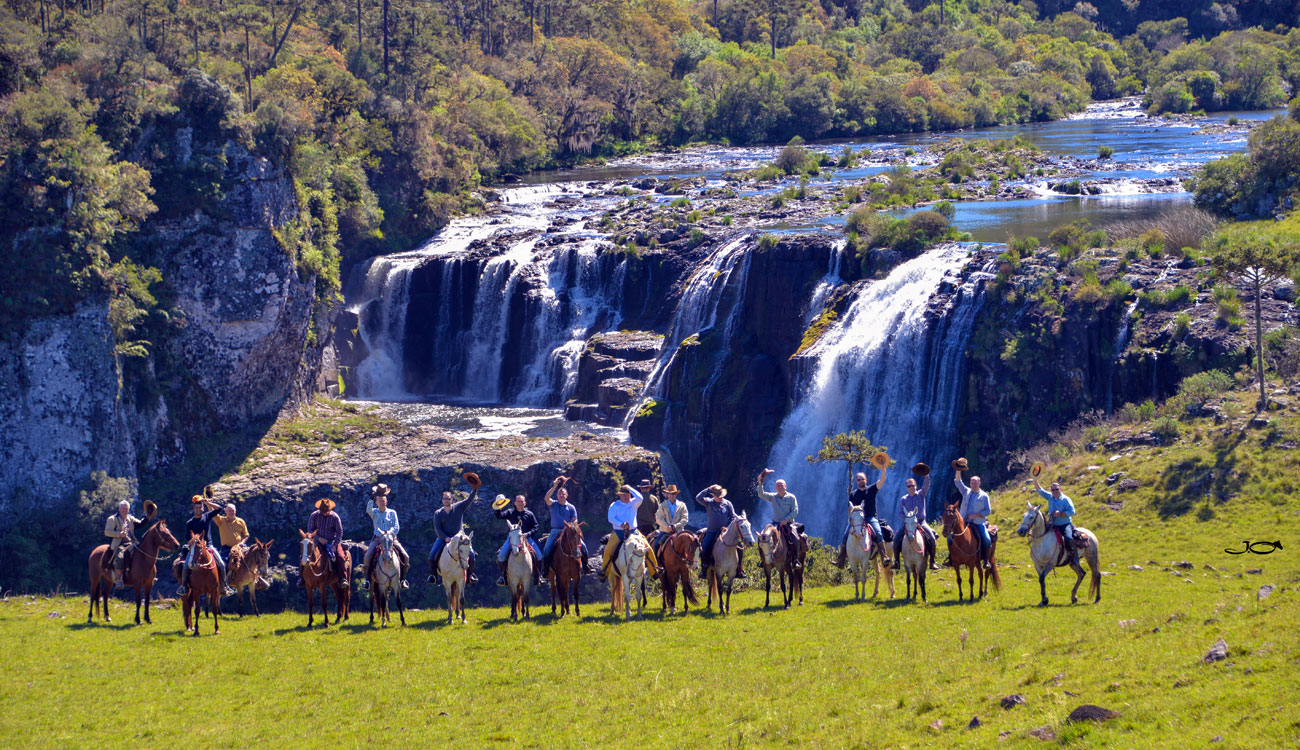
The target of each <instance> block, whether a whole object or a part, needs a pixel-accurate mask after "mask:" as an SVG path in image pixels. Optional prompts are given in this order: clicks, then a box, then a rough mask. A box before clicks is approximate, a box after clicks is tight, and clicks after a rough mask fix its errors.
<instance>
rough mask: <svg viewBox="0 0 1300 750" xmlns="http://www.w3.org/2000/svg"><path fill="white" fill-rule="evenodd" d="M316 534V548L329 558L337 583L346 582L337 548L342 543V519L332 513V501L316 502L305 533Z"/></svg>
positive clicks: (326, 499)
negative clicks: (337, 578)
mask: <svg viewBox="0 0 1300 750" xmlns="http://www.w3.org/2000/svg"><path fill="white" fill-rule="evenodd" d="M313 531H314V532H316V546H318V547H320V548H321V551H322V552H324V553H325V555H326V557H328V558H329V561H330V565H331V566H332V567H333V568H334V572H335V573H336V574H337V575H338V577H339V582H340V583H342V582H343V581H346V580H348V571H347V568H346V567H344V564H343V556H342V555H340V554H338V547H339V545H340V544H342V543H343V519H341V518H339V514H337V513H335V512H334V501H333V500H331V499H329V498H328V497H323V498H321V499H320V500H317V501H316V510H314V511H312V514H311V516H310V517H309V518H308V519H307V533H309V534H310V533H311V532H313Z"/></svg>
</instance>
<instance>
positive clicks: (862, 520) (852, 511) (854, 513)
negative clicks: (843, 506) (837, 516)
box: [849, 504, 867, 529]
mask: <svg viewBox="0 0 1300 750" xmlns="http://www.w3.org/2000/svg"><path fill="white" fill-rule="evenodd" d="M866 522H867V517H866V514H864V513H863V512H862V506H861V505H852V504H850V505H849V526H852V527H853V528H855V529H860V528H862V527H863V525H864V524H866Z"/></svg>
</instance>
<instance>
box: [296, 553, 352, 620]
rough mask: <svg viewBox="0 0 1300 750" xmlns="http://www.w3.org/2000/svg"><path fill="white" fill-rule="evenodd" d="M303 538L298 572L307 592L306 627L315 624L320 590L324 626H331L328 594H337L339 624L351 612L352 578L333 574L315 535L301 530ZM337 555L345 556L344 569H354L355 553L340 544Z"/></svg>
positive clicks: (331, 567) (335, 596)
mask: <svg viewBox="0 0 1300 750" xmlns="http://www.w3.org/2000/svg"><path fill="white" fill-rule="evenodd" d="M298 533H299V534H300V535H301V536H302V555H301V558H300V560H299V565H298V572H299V573H300V574H301V576H302V587H303V588H304V589H306V590H307V627H309V628H310V627H312V626H313V625H314V624H315V621H316V614H315V613H316V609H315V608H316V590H317V589H319V590H320V609H321V617H324V618H325V627H327V628H328V627H329V625H330V615H329V600H328V599H327V598H326V592H327V591H329V590H331V589H332V590H333V591H334V599H335V601H337V602H338V617H337V618H335V619H336V620H338V621H339V622H342V621H343V620H346V619H348V612H349V611H350V609H351V604H352V602H351V598H352V581H351V580H349V579H346V578H345V579H344V580H342V581H340V580H339V577H338V574H337V573H335V572H334V566H333V565H330V561H329V558H328V557H326V556H325V554H324V553H322V552H321V550H320V546H319V545H317V544H316V532H314V531H313V532H311V533H308V532H306V531H303V530H302V529H298ZM336 554H338V555H341V556H342V557H343V569H344V570H351V569H352V554H351V553H350V552H348V550H347V548H346V547H344V546H343V545H339V550H338V551H337V553H336Z"/></svg>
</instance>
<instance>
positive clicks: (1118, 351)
mask: <svg viewBox="0 0 1300 750" xmlns="http://www.w3.org/2000/svg"><path fill="white" fill-rule="evenodd" d="M1137 306H1138V301H1137V300H1133V301H1132V302H1130V303H1129V306H1128V309H1126V310H1125V311H1124V320H1123V321H1122V322H1121V323H1120V326H1119V330H1118V331H1116V332H1115V346H1114V350H1115V351H1114V352H1113V353H1112V354H1111V358H1110V369H1109V370H1108V372H1107V374H1106V413H1107V414H1113V413H1114V412H1115V365H1117V364H1119V358H1120V357H1122V356H1123V355H1124V347H1126V346H1128V336H1129V333H1130V331H1131V329H1132V327H1133V313H1134V312H1137Z"/></svg>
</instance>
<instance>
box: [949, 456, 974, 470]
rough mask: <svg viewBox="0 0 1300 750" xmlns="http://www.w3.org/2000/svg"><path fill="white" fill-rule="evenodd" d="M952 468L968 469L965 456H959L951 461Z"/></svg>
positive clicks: (968, 465) (968, 464)
mask: <svg viewBox="0 0 1300 750" xmlns="http://www.w3.org/2000/svg"><path fill="white" fill-rule="evenodd" d="M952 468H954V469H956V470H957V471H969V470H970V463H969V462H968V461H967V460H966V459H965V458H959V459H957V460H956V461H953V462H952Z"/></svg>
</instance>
